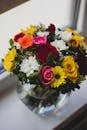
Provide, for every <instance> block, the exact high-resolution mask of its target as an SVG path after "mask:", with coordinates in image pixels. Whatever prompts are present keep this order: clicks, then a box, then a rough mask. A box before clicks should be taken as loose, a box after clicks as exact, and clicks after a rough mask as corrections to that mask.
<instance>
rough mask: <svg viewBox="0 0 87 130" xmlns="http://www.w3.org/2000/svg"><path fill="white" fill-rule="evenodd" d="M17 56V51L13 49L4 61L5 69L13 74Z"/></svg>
mask: <svg viewBox="0 0 87 130" xmlns="http://www.w3.org/2000/svg"><path fill="white" fill-rule="evenodd" d="M16 55H17V51H16V49H15V48H12V49H11V50H10V51H9V52H8V54H7V55H6V57H5V59H4V68H5V69H6V70H7V71H8V72H11V70H12V67H13V66H14V62H13V61H14V59H15V57H16Z"/></svg>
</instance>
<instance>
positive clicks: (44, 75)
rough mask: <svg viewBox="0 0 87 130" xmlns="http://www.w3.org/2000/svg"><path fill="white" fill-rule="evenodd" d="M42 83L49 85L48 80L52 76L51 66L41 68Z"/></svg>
mask: <svg viewBox="0 0 87 130" xmlns="http://www.w3.org/2000/svg"><path fill="white" fill-rule="evenodd" d="M41 76H42V84H43V85H44V86H49V85H50V82H51V80H52V78H53V76H54V74H53V71H52V67H51V66H44V67H43V68H42V70H41Z"/></svg>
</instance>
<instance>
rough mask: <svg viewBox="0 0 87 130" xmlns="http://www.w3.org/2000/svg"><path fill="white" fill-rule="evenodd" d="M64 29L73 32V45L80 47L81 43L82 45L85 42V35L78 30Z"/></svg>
mask: <svg viewBox="0 0 87 130" xmlns="http://www.w3.org/2000/svg"><path fill="white" fill-rule="evenodd" d="M64 31H66V32H72V33H73V36H72V39H71V40H73V42H72V47H78V46H79V45H81V44H82V43H83V42H84V37H83V36H81V35H80V34H79V33H78V32H76V31H74V30H72V29H70V28H66V29H65V30H64Z"/></svg>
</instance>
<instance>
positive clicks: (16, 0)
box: [0, 0, 29, 14]
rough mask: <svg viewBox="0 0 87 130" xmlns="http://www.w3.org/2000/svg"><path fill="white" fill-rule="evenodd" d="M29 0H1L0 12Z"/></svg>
mask: <svg viewBox="0 0 87 130" xmlns="http://www.w3.org/2000/svg"><path fill="white" fill-rule="evenodd" d="M26 1H29V0H0V14H1V13H4V12H6V11H8V10H9V9H12V8H14V7H16V6H18V5H20V4H22V3H24V2H26Z"/></svg>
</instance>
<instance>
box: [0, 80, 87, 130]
mask: <svg viewBox="0 0 87 130" xmlns="http://www.w3.org/2000/svg"><path fill="white" fill-rule="evenodd" d="M86 87H87V81H84V82H83V83H82V84H81V88H80V89H79V90H76V91H75V92H72V94H71V95H70V97H69V100H68V102H67V104H66V105H65V106H64V107H63V109H62V110H61V111H59V112H58V113H57V115H56V116H54V117H45V118H43V117H39V116H37V115H35V114H34V113H32V112H31V111H30V110H29V109H28V108H27V107H26V106H25V105H24V104H23V103H22V101H20V99H19V97H18V95H17V93H16V86H14V85H13V86H12V87H11V88H9V89H8V90H6V91H5V92H4V93H2V94H1V95H0V130H35V129H37V130H52V129H53V128H54V127H56V126H58V124H60V123H61V122H63V121H64V120H65V119H66V118H67V117H69V116H70V115H71V114H73V113H74V112H75V111H76V110H78V109H79V108H80V107H82V106H83V105H84V104H85V103H87V91H86V90H87V89H86Z"/></svg>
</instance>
